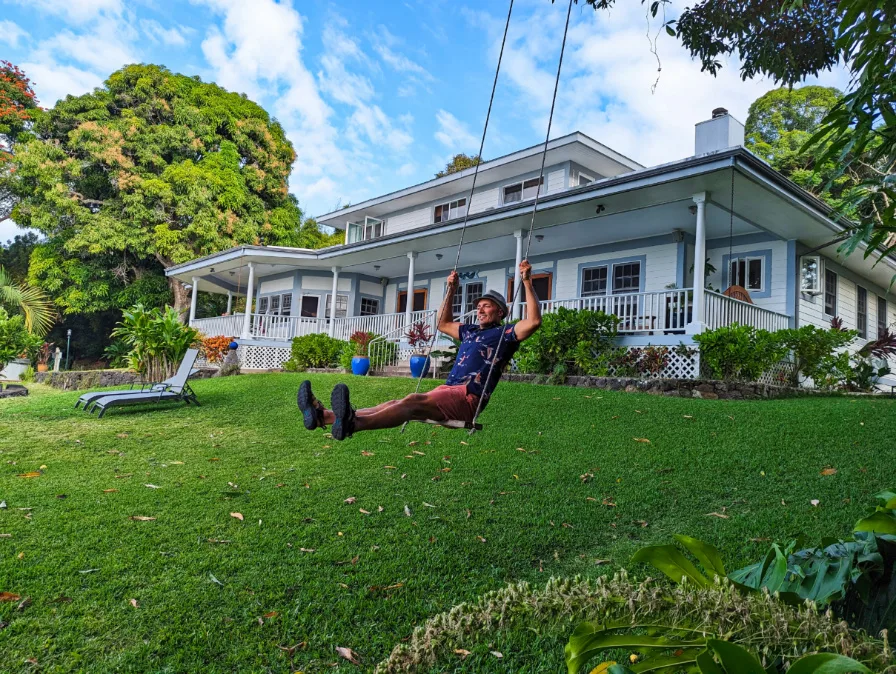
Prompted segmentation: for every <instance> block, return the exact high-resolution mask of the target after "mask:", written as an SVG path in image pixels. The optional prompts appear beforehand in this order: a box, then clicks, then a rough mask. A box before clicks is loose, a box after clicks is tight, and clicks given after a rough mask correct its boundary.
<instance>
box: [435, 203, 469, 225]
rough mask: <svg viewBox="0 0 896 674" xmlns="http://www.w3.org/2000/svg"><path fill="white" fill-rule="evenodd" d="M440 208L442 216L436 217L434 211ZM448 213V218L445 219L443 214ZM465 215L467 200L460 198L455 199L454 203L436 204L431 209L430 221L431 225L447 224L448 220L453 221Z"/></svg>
mask: <svg viewBox="0 0 896 674" xmlns="http://www.w3.org/2000/svg"><path fill="white" fill-rule="evenodd" d="M439 208H441V209H442V214H441V217H439V216H437V215H436V211H437V210H438V209H439ZM446 211H447V213H448V217H445V213H446ZM466 214H467V198H466V197H461V198H460V199H455V200H454V201H446V202H445V203H443V204H436V205H435V206H433V207H432V221H433V223H439V222H447V221H448V220H454V219H455V218H462V217H464V216H465V215H466Z"/></svg>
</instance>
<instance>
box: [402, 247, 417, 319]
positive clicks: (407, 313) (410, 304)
mask: <svg viewBox="0 0 896 674" xmlns="http://www.w3.org/2000/svg"><path fill="white" fill-rule="evenodd" d="M416 259H417V253H408V301H407V302H405V306H404V325H405V327H406V328H410V327H411V313H413V310H414V262H415V260H416Z"/></svg>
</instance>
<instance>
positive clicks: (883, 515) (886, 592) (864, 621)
mask: <svg viewBox="0 0 896 674" xmlns="http://www.w3.org/2000/svg"><path fill="white" fill-rule="evenodd" d="M875 499H876V500H877V502H878V505H877V506H876V507H875V508H874V512H873V513H872V514H871V515H869V516H867V517H863V518H862V519H860V520H859V521H858V522H857V523H856V525H855V526H854V527H853V535H852V537H850V538H848V539H846V540H842V539H841V540H838V539H832V538H826V539H824V540H823V541H822V544H821V545H820V546H815V547H808V548H805V547H802V546H803V545H804V544H805V541H804V540H803V539H802V538H798V539H796V540H791V541H790V542H789V543H787V544H786V545H785V546H784V547H783V549H782V547H781V546H780V545H778V544H777V543H773V544H772V547H771V548H770V549H769V551H768V553H767V554H766V555H765V557H764V558H763V559H762V560H761V561H759V562H756V563H755V564H751V565H749V566H747V567H744V568H742V569H738V570H737V571H734V572H731V573H726V571H725V566H724V564H723V563H722V558H721V555H720V554H719V551H718V550H717V549H716V548H715V547H713V546H712V545H710V544H708V543H705V542H703V541H700V540H697V539H695V538H690V537H688V536H682V535H678V534H676V535H675V536H674V537H673V538H675V540H676V541H677V542H678V543H680V544H681V545H682V546H683V547H684V548H685V549H686V550H687V551H688V552H690V553H691V554H692V555H693V556H694V557H695V558H696V559H697V560H698V561H699V563H700V564H701V565H702V566H703V568H704V570H705V572H706V573H705V574H704V573H703V572H701V571H700V569H699V568H698V567H697V566H696V565H695V564H694V563H693V562H691V561H690V560H689V559H688V558H687V557H686V556H685V555H684V554H682V553H681V552H680V551H679V549H678V548H677V547H676V546H674V545H651V546H647V547H644V548H641V549H640V550H638V552H637V553H635V555H634V557H633V558H632V561H633V562H645V563H648V564H651V565H652V566H654V567H655V568H657V569H659V570H660V571H662V572H663V573H664V574H665V575H666V576H667V577H668V578H670V579H671V580H673V581H674V582H676V583H681V582H684V581H685V580H687V582H688V583H691V584H693V585H695V586H697V587H704V588H708V587H712V586H714V585H715V584H717V583H718V582H719V579H721V578H726V577H727V578H728V579H729V580H730V581H731V582H733V583H734V585H735V586H736V587H738V588H740V589H741V590H744V591H747V592H750V591H758V590H765V591H767V592H769V593H772V594H776V593H777V594H778V595H779V596H780V597H781V598H782V599H783V600H785V601H787V602H790V603H792V604H794V605H799V604H801V603H803V602H804V601H806V600H810V601H812V602H814V603H816V604H817V605H819V606H824V605H828V604H832V605H833V606H834V608H835V609H836V611H837V613H838V614H840V615H842V616H843V617H845V618H847V619H850V622H851V624H852V626H853V627H856V628H860V629H865V630H868V631H869V632H870V633H877V632H879V631H880V630H881V629H888V630H890V631H892V630H893V629H896V492H894V491H892V490H886V491H883V492H881V493H879V494H877V495H876V496H875Z"/></svg>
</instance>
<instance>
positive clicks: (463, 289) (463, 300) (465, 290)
mask: <svg viewBox="0 0 896 674" xmlns="http://www.w3.org/2000/svg"><path fill="white" fill-rule="evenodd" d="M474 285H478V286H480V291H479V297H477V298H476V299H475V300H473V302H470V293H469V288H470V286H474ZM484 294H485V282H484V281H483V280H481V279H477V280H475V281H467V282H466V283H462V284H460V285H458V286H457V290H455V291H454V296H453V297H452V298H451V311H452V312H453V313H454V317H455V318H460V317H461V316H463V315H464V314H466V313H467V312H468V311H472V310H473V309H475V308H476V304H477V303H478V302H479V300H480V299H481V298H482V296H483V295H484ZM458 295H460V309H458V308H457V302H456V301H455V300H456V299H457V296H458ZM471 304H472V306H471Z"/></svg>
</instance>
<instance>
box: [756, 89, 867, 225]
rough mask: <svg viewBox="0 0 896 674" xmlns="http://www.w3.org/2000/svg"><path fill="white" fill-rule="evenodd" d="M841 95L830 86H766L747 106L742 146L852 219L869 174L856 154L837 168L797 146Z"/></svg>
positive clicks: (799, 145)
mask: <svg viewBox="0 0 896 674" xmlns="http://www.w3.org/2000/svg"><path fill="white" fill-rule="evenodd" d="M842 96H843V94H842V93H841V92H840V91H839V90H837V89H835V88H833V87H821V86H806V87H798V88H790V87H779V88H777V89H772V90H771V91H769V92H768V93H766V94H763V95H762V96H760V97H759V98H757V99H756V100H755V101H753V103H752V105H750V110H749V113H748V115H747V123H746V130H745V135H746V141H745V145H746V147H747V148H748V149H750V150H752V151H753V152H754V153H756V154H757V155H759V156H760V157H762V158H763V159H764V160H765V161H767V162H768V163H769V164H770V165H771V166H772V167H773V168H774V169H776V170H777V171H780V172H781V173H782V174H784V175H785V176H787V177H788V178H790V179H791V180H793V181H794V182H795V183H796V184H797V185H799V186H800V187H802V188H803V189H805V190H806V191H808V192H811V193H812V194H814V195H815V196H817V197H819V198H820V199H823V200H824V201H826V202H827V203H829V204H830V205H831V206H833V207H834V208H837V209H839V210H840V211H841V212H843V213H844V214H845V215H847V216H849V217H856V216H857V215H858V214H857V213H856V211H855V209H854V208H853V198H854V197H855V196H856V193H857V190H859V189H860V188H859V187H858V186H859V185H860V184H861V183H862V182H863V181H864V180H866V179H867V178H868V177H869V175H868V174H869V170H868V168H867V165H866V164H865V163H864V162H863V161H862V158H859V159H858V160H857V161H853V162H850V163H849V166H848V167H847V169H846V171H845V172H841V171H840V166H839V164H837V163H835V162H834V161H833V160H831V159H827V160H825V161H818V159H817V155H818V154H819V153H816V152H806V151H804V149H803V148H804V146H805V144H806V142H807V141H808V140H809V139H810V138H811V137H812V135H813V134H814V133H815V132H816V131H817V130H818V129H819V127H820V125H821V122H822V120H823V119H824V118H825V117H826V116H827V115H828V114H829V113H830V111H831V110H833V109H834V108H835V107H836V105H837V103H838V102H839V101H840V99H841V98H842Z"/></svg>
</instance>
